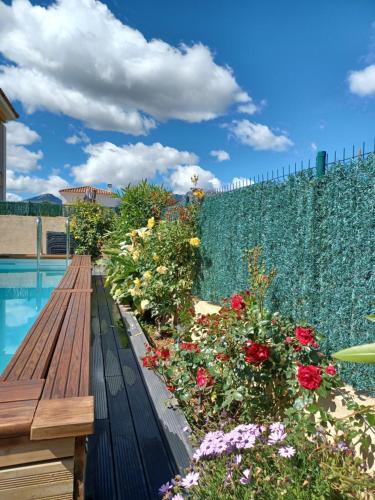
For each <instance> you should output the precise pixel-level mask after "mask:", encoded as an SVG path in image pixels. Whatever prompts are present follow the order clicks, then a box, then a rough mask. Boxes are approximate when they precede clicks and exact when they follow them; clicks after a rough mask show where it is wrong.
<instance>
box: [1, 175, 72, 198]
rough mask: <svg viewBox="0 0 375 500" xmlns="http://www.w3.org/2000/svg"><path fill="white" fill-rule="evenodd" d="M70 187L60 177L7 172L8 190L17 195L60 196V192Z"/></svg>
mask: <svg viewBox="0 0 375 500" xmlns="http://www.w3.org/2000/svg"><path fill="white" fill-rule="evenodd" d="M65 187H68V183H67V182H66V180H64V179H62V178H61V177H60V176H58V175H49V176H48V178H42V177H37V176H30V175H16V174H15V173H14V172H13V171H12V170H8V171H7V188H8V189H10V190H11V191H15V192H16V193H32V194H43V193H51V194H54V195H56V196H60V195H59V190H60V189H62V188H65Z"/></svg>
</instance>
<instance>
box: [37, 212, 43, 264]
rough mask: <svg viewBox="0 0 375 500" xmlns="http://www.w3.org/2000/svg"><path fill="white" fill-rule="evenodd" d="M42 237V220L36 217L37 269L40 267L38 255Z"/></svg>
mask: <svg viewBox="0 0 375 500" xmlns="http://www.w3.org/2000/svg"><path fill="white" fill-rule="evenodd" d="M42 235H43V231H42V218H41V217H40V216H38V217H37V218H36V261H37V267H38V269H39V265H40V254H41V251H42Z"/></svg>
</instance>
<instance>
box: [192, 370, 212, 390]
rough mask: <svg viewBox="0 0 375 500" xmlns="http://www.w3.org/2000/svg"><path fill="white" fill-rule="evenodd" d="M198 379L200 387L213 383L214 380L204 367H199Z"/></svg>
mask: <svg viewBox="0 0 375 500" xmlns="http://www.w3.org/2000/svg"><path fill="white" fill-rule="evenodd" d="M196 380H197V384H198V385H199V387H205V386H206V385H211V384H212V382H213V379H212V377H211V375H210V374H209V373H208V372H207V371H206V370H205V369H204V368H198V370H197V375H196Z"/></svg>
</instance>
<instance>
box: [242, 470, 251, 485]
mask: <svg viewBox="0 0 375 500" xmlns="http://www.w3.org/2000/svg"><path fill="white" fill-rule="evenodd" d="M250 481H251V472H250V469H245V470H244V471H243V473H242V477H241V479H240V483H241V484H249V483H250Z"/></svg>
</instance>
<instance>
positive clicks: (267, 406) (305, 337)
mask: <svg viewBox="0 0 375 500" xmlns="http://www.w3.org/2000/svg"><path fill="white" fill-rule="evenodd" d="M249 270H250V276H251V279H250V290H248V291H246V292H243V293H238V294H235V295H233V297H232V298H231V300H230V301H226V302H225V304H224V306H223V308H222V309H221V310H220V312H219V313H217V314H211V315H208V316H198V317H195V318H193V319H192V323H191V327H190V328H189V329H187V331H186V332H185V333H184V334H182V335H181V336H180V337H179V338H177V339H176V342H175V343H174V344H173V345H171V346H170V347H169V349H168V353H167V352H164V351H165V350H164V351H163V350H162V351H160V350H159V349H151V348H149V349H148V350H149V352H148V353H147V355H146V356H145V358H144V360H143V362H144V364H145V365H146V366H148V367H150V368H153V369H155V370H156V371H157V372H158V373H159V374H160V375H161V376H162V377H163V378H164V380H165V382H166V384H167V386H168V387H169V388H170V390H171V391H172V392H173V394H174V396H175V398H176V399H177V400H178V401H179V402H180V404H181V405H182V406H183V408H184V409H185V412H186V415H187V417H188V418H189V419H190V421H191V423H192V424H195V425H197V426H199V427H202V426H209V425H212V423H215V422H219V421H220V420H221V419H222V418H223V416H224V417H225V418H227V417H228V416H231V417H233V418H234V417H235V418H236V419H237V421H238V422H245V421H249V420H253V419H257V420H258V421H267V419H268V418H270V417H271V418H273V419H275V418H277V419H284V418H286V417H289V418H292V417H293V418H294V417H296V416H298V414H301V410H302V409H310V411H316V409H315V402H316V400H317V398H318V396H321V395H324V394H326V392H327V391H328V390H330V389H331V387H333V386H334V385H335V384H336V379H337V378H336V376H335V373H336V370H335V368H334V366H333V365H331V364H330V363H329V362H328V360H327V358H326V357H325V356H324V355H323V354H322V353H321V352H320V351H319V343H320V337H319V335H318V334H317V332H315V331H314V330H313V329H312V328H311V327H309V326H308V325H301V324H295V323H294V322H292V321H291V320H290V319H288V318H285V317H283V316H281V315H280V314H278V313H270V312H269V311H268V310H267V309H265V307H264V296H265V294H266V291H267V289H268V287H269V286H270V284H271V281H272V278H273V276H274V274H275V272H274V271H271V272H270V273H268V274H267V273H266V269H265V267H264V264H263V263H262V261H261V257H260V249H259V248H256V249H255V250H253V251H252V252H250V253H249Z"/></svg>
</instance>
